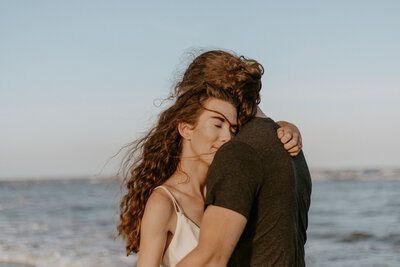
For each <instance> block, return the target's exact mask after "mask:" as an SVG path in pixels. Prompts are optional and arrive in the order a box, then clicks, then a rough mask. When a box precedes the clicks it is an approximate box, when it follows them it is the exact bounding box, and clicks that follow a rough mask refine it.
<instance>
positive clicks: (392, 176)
mask: <svg viewBox="0 0 400 267" xmlns="http://www.w3.org/2000/svg"><path fill="white" fill-rule="evenodd" d="M310 172H311V178H312V180H313V181H335V180H339V181H347V180H350V181H351V180H367V181H368V180H400V168H364V169H362V168H360V169H336V170H335V169H312V170H310ZM48 181H60V182H62V181H65V182H69V181H90V182H91V183H100V182H118V183H121V181H122V178H121V177H117V176H112V175H110V176H74V177H45V178H37V177H31V178H8V177H3V178H0V182H35V183H39V182H48Z"/></svg>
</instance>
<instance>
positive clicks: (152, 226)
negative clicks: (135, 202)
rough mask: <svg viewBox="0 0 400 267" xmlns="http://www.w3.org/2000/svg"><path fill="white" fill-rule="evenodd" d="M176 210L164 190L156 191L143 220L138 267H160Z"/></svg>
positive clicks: (150, 199)
mask: <svg viewBox="0 0 400 267" xmlns="http://www.w3.org/2000/svg"><path fill="white" fill-rule="evenodd" d="M174 216H176V215H175V210H174V206H173V203H172V202H171V200H170V198H169V197H168V196H167V195H166V193H165V192H163V190H156V191H154V192H153V193H152V194H151V196H150V198H149V199H148V201H147V204H146V208H145V211H144V214H143V218H142V225H141V233H140V248H139V258H138V262H137V267H153V266H154V267H160V265H161V261H162V257H163V254H164V250H165V246H166V242H167V236H168V231H169V228H170V225H171V221H173V219H174V218H175V217H174Z"/></svg>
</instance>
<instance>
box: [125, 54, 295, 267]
mask: <svg viewBox="0 0 400 267" xmlns="http://www.w3.org/2000/svg"><path fill="white" fill-rule="evenodd" d="M262 73H263V69H262V66H261V65H260V64H258V62H256V61H254V60H246V59H244V58H240V57H237V56H234V55H231V54H229V53H226V52H223V51H210V52H206V53H204V54H202V55H200V56H199V57H197V58H196V59H195V60H194V61H193V62H192V63H191V64H190V66H189V67H188V69H187V70H186V72H185V74H184V76H183V79H182V81H181V82H179V83H178V84H177V85H176V87H175V93H176V101H175V103H174V104H173V105H172V106H171V107H170V108H168V109H167V110H165V111H164V112H163V113H161V115H160V118H159V121H158V123H157V125H156V127H154V128H153V129H152V130H151V131H150V132H149V133H148V134H147V136H145V137H144V138H143V139H141V140H139V142H138V143H137V144H136V146H135V147H134V148H133V149H132V151H131V152H130V154H129V156H128V158H127V159H126V161H125V162H124V167H125V168H127V169H128V172H127V175H126V176H125V179H126V181H127V184H126V185H127V194H126V195H125V196H124V197H123V198H122V200H121V205H120V209H121V215H120V219H121V221H120V223H119V225H118V232H119V235H121V236H122V237H123V238H124V239H125V240H126V242H127V246H126V249H127V253H128V255H129V254H130V253H131V252H137V251H139V250H140V254H139V258H138V266H160V264H162V265H163V266H174V265H175V264H177V262H178V261H179V260H180V259H182V258H183V257H184V256H185V255H186V254H187V253H188V252H190V251H191V250H192V249H193V248H194V247H195V246H196V245H197V240H198V233H199V227H198V226H199V225H200V222H201V218H202V215H203V209H204V196H205V192H206V186H205V185H206V174H207V170H208V168H209V166H210V164H211V162H212V160H213V158H214V155H215V153H216V151H217V150H218V149H219V147H221V146H222V145H223V144H224V143H226V142H228V141H229V140H230V139H231V138H232V137H233V135H234V134H235V133H236V131H237V129H238V128H239V127H240V126H241V125H243V124H244V123H246V121H247V120H249V119H250V118H251V117H252V116H254V115H255V114H254V110H255V109H254V107H250V106H248V103H246V104H243V103H244V102H243V101H240V100H241V99H242V98H243V97H245V94H246V92H247V91H248V90H247V89H256V90H257V92H258V91H259V89H261V75H262ZM281 124H282V126H285V123H281ZM292 130H294V131H296V134H298V132H297V128H295V126H290V125H289V126H285V127H284V128H283V129H282V128H280V130H279V132H278V134H279V135H280V137H282V135H283V138H287V136H286V135H284V134H283V132H285V131H287V132H290V131H292ZM284 141H285V140H284ZM294 141H296V140H294ZM284 143H286V142H284ZM294 143H295V142H294ZM296 145H297V144H293V141H291V142H288V143H287V144H286V145H285V148H287V150H288V151H289V152H290V153H291V154H296V153H297V152H298V150H299V146H301V145H298V146H296ZM139 150H140V154H139V155H138V156H137V157H136V158H135V155H137V154H136V153H137V152H138V151H139ZM132 159H135V160H134V161H133V162H131V160H132Z"/></svg>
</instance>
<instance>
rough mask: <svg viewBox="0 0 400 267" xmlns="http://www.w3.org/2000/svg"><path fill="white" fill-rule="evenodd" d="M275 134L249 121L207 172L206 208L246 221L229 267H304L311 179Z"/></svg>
mask: <svg viewBox="0 0 400 267" xmlns="http://www.w3.org/2000/svg"><path fill="white" fill-rule="evenodd" d="M277 129H278V126H277V125H276V124H275V123H274V122H273V121H272V120H270V119H263V118H255V119H253V120H252V121H250V122H249V123H247V124H246V125H245V127H243V129H242V130H241V131H240V133H239V134H238V135H237V136H236V137H235V138H234V139H233V140H232V141H231V142H230V143H228V144H226V145H225V146H223V147H222V148H221V149H220V151H218V153H217V155H216V156H215V159H214V162H213V164H212V165H211V167H210V170H209V173H208V177H207V198H206V205H209V204H212V205H216V206H221V207H225V208H228V209H231V210H234V211H236V212H239V213H240V214H242V215H243V216H245V217H246V218H247V225H246V228H245V229H244V232H243V234H242V236H241V238H240V240H239V243H238V244H237V246H236V248H235V250H234V252H233V254H232V257H231V259H230V261H229V266H304V243H305V242H306V229H307V212H308V209H309V205H310V194H311V178H310V174H309V171H308V168H307V164H306V162H305V159H304V156H303V154H302V153H300V154H299V155H298V156H296V157H293V158H292V157H290V156H289V154H288V153H287V152H286V151H285V150H284V148H283V147H282V144H281V143H280V141H279V140H278V139H277V137H276V130H277Z"/></svg>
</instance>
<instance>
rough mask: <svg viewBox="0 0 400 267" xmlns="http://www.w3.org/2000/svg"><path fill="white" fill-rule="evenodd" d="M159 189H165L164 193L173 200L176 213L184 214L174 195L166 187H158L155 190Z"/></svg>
mask: <svg viewBox="0 0 400 267" xmlns="http://www.w3.org/2000/svg"><path fill="white" fill-rule="evenodd" d="M157 188H162V189H164V191H165V192H167V194H168V195H169V197H170V198H171V200H172V202H173V203H174V207H175V211H176V212H180V213H182V209H181V206H179V204H178V201H176V199H175V197H174V195H172V193H171V192H170V191H169V190H168V189H167V188H166V187H165V186H163V185H160V186H157V187H156V188H154V189H157Z"/></svg>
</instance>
